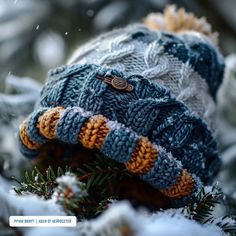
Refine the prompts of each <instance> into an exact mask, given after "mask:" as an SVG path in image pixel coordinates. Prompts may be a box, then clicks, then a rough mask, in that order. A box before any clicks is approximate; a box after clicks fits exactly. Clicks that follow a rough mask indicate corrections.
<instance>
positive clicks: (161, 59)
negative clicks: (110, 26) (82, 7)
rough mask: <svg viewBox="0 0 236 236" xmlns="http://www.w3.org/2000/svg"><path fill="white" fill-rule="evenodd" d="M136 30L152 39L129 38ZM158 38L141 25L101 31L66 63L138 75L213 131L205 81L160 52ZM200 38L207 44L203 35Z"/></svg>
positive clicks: (156, 34) (154, 32) (210, 101)
mask: <svg viewBox="0 0 236 236" xmlns="http://www.w3.org/2000/svg"><path fill="white" fill-rule="evenodd" d="M138 32H146V33H148V34H149V35H150V37H153V38H154V39H156V40H154V41H152V42H151V43H149V44H147V43H144V42H142V41H140V40H139V41H138V40H135V39H133V38H132V35H133V34H135V33H138ZM188 33H189V32H188ZM182 34H183V33H182ZM160 37H161V34H160V32H158V31H152V30H150V29H148V28H147V27H145V26H143V25H141V24H137V25H132V26H128V27H126V28H123V29H118V30H114V31H111V32H108V33H106V34H103V35H101V36H99V37H98V38H96V39H94V40H92V41H90V42H89V43H87V44H85V45H84V46H82V47H80V48H78V49H77V50H76V52H75V53H74V55H73V56H72V58H71V59H70V60H69V62H68V63H69V64H71V63H81V64H84V63H93V64H99V65H102V66H106V67H110V68H114V69H119V70H122V71H124V72H126V73H128V74H141V75H143V76H144V77H145V78H148V79H150V80H152V81H155V82H157V83H159V84H161V85H163V86H165V87H166V88H168V89H170V91H171V92H172V94H173V95H174V96H175V97H176V98H177V100H180V101H182V102H183V103H184V104H186V105H187V106H188V107H189V108H190V109H191V110H192V111H193V112H194V113H195V114H196V115H198V116H200V117H201V118H202V119H203V120H204V121H205V122H206V123H207V124H208V126H209V127H210V129H211V130H213V131H214V128H215V102H214V101H213V98H212V96H211V95H210V94H209V92H208V85H207V83H206V81H205V80H204V79H203V78H201V76H200V75H199V74H198V73H197V72H195V71H194V70H193V69H192V67H191V66H190V64H189V63H188V61H187V62H186V63H183V62H182V61H180V60H179V59H178V58H176V57H174V56H173V55H170V54H168V53H167V52H164V48H163V46H162V45H160V44H159V43H158V41H157V39H158V38H160ZM193 37H198V40H199V37H201V35H200V34H197V35H195V33H194V34H193ZM200 40H202V41H205V40H206V41H207V43H209V41H208V40H207V39H206V38H205V37H204V36H202V37H201V38H200Z"/></svg>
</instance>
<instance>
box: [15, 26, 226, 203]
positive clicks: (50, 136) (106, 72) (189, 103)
mask: <svg viewBox="0 0 236 236" xmlns="http://www.w3.org/2000/svg"><path fill="white" fill-rule="evenodd" d="M223 71H224V61H223V57H222V55H221V54H220V52H219V51H218V49H217V48H216V47H215V45H214V44H212V42H211V41H210V40H209V39H208V38H207V37H205V36H204V35H202V34H199V33H197V32H190V31H189V32H179V33H170V32H161V31H156V30H151V29H149V28H148V27H146V26H144V25H141V24H136V25H131V26H128V27H126V28H123V29H118V30H114V31H111V32H108V33H106V34H103V35H101V36H99V37H97V38H96V39H94V40H92V41H91V42H88V43H87V44H85V45H84V46H83V47H81V48H80V49H79V50H78V51H77V52H76V53H75V55H74V56H73V58H72V59H71V60H70V62H69V64H68V65H65V66H62V67H59V68H56V69H54V70H51V71H50V72H49V79H48V80H47V82H46V84H45V86H44V87H43V89H42V92H41V96H40V101H39V103H38V107H37V109H36V111H34V112H33V113H32V114H30V115H29V117H28V119H27V120H26V121H25V122H23V124H22V126H21V128H20V132H19V144H20V150H21V152H22V153H23V154H24V155H25V156H27V157H29V158H34V157H36V156H38V155H40V153H41V151H42V150H44V149H45V148H46V147H47V145H53V142H50V141H51V140H54V139H56V140H59V141H60V142H64V143H69V144H77V143H80V144H81V145H82V146H84V147H85V148H88V149H98V150H99V151H100V152H101V153H102V154H103V155H104V156H105V157H107V158H110V159H113V160H115V161H117V162H119V163H122V164H123V166H124V168H126V169H127V170H128V171H129V172H131V173H133V174H134V175H137V176H138V178H140V179H141V180H143V181H145V182H147V183H148V184H149V185H151V186H152V187H153V188H155V189H158V190H160V191H161V192H162V193H163V194H164V195H166V196H168V197H169V198H170V199H171V201H172V202H173V203H174V205H175V206H183V205H184V204H186V203H188V202H189V201H190V200H191V199H192V198H193V197H194V196H195V194H196V193H197V192H198V191H199V189H200V187H201V186H202V184H207V183H210V182H211V181H212V178H213V177H214V176H215V175H216V173H217V172H218V170H219V168H220V164H221V162H220V159H219V157H218V152H217V143H216V140H215V139H214V128H215V125H214V114H215V96H216V92H217V89H218V87H219V86H220V83H221V81H222V78H223ZM45 143H46V144H47V145H44V144H45ZM68 146H70V147H71V148H72V145H68ZM74 147H75V146H74Z"/></svg>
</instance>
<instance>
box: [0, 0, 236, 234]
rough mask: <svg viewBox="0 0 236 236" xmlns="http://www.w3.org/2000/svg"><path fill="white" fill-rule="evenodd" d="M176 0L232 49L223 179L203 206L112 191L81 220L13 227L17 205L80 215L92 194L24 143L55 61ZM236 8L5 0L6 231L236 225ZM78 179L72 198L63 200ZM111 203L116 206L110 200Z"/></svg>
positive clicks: (221, 104)
mask: <svg viewBox="0 0 236 236" xmlns="http://www.w3.org/2000/svg"><path fill="white" fill-rule="evenodd" d="M171 3H174V4H176V5H177V6H181V7H185V8H186V10H187V11H192V12H193V13H194V14H196V15H197V16H205V17H206V18H207V19H208V21H209V22H210V23H211V24H212V27H213V29H214V30H215V31H218V32H219V35H220V37H219V39H220V48H221V51H222V53H223V54H224V56H225V58H226V72H225V81H224V84H223V86H222V88H221V90H220V91H219V93H218V113H217V122H218V133H217V137H218V141H219V144H220V145H219V146H220V153H221V158H222V160H223V167H222V170H221V172H220V173H219V176H218V177H217V178H216V183H215V184H214V186H213V187H208V188H205V189H203V190H202V192H201V193H200V194H199V196H198V200H197V201H196V203H195V205H194V206H189V207H186V208H182V209H178V210H166V211H161V212H157V213H153V214H151V213H148V212H147V211H146V210H145V209H134V208H133V207H132V206H131V205H130V204H129V203H128V202H117V201H116V200H115V199H110V200H109V201H108V202H106V203H103V202H101V203H99V206H100V208H99V209H97V210H98V211H97V212H96V214H94V217H93V216H91V214H90V216H89V217H88V218H89V220H85V218H83V217H82V218H81V220H80V221H79V223H78V226H77V227H76V228H71V229H70V228H32V229H31V228H25V229H23V228H10V227H9V226H8V217H9V216H10V215H73V212H75V208H76V206H77V204H79V203H80V201H82V199H83V198H84V197H85V196H86V190H85V189H84V188H85V187H84V185H83V184H81V183H80V182H79V181H78V180H77V178H76V175H75V174H74V173H71V172H70V170H69V169H67V170H65V169H63V168H62V169H57V170H53V168H49V169H47V170H46V171H44V172H41V171H39V170H38V169H37V167H34V165H33V164H32V163H31V162H30V161H29V160H26V159H25V158H23V157H22V156H21V154H20V153H19V151H18V148H17V138H16V134H17V131H18V127H19V124H20V123H21V122H22V120H23V119H24V118H25V116H26V115H27V114H29V113H30V112H31V111H32V110H33V107H34V103H35V101H36V99H37V98H38V96H39V92H40V89H41V86H42V84H43V83H44V81H45V78H46V76H47V71H48V70H49V69H51V68H54V67H56V66H58V65H61V64H65V63H66V61H67V60H68V58H69V57H70V55H71V54H72V53H73V51H74V50H75V49H76V48H77V47H78V46H79V45H81V44H82V43H84V42H86V41H87V40H89V39H91V38H92V37H94V36H96V35H98V34H99V33H102V32H106V31H108V30H110V29H112V28H114V27H119V26H123V25H126V24H128V23H131V22H137V21H141V20H142V19H143V17H145V16H146V15H147V14H148V13H150V12H156V11H162V10H163V8H164V7H165V6H166V5H167V4H171ZM235 11H236V1H234V0H224V1H222V0H192V1H187V0H176V1H175V0H173V1H171V0H41V1H37V0H0V32H1V33H0V236H7V235H9V236H10V235H27V236H37V235H44V236H46V235H50V236H51V235H57V236H60V235H67V236H70V235H117V236H118V235H122V236H128V235H134V236H146V235H151V236H152V235H153V236H154V235H160V236H170V235H171V236H178V235H181V236H185V235H196V236H198V235H199V236H200V235H201V236H202V235H209V234H212V235H224V234H229V235H236V225H235V221H234V219H236V191H235V188H236V14H235ZM98 164H99V163H98ZM32 171H33V172H32ZM25 173H26V174H25ZM13 176H14V178H13ZM58 176H59V177H58ZM97 181H98V182H99V181H102V180H101V179H99V178H98V180H97ZM91 184H92V183H91ZM101 184H102V183H101ZM13 186H15V187H13ZM68 187H69V188H71V189H72V190H73V191H72V195H71V196H70V198H68V199H66V198H63V197H62V198H61V199H59V200H58V198H56V200H55V196H58V194H59V193H60V192H63V191H65V190H66V189H67V188H68ZM14 188H15V190H14ZM46 194H49V195H48V196H49V197H46V196H47V195H46ZM65 203H66V204H65ZM108 203H109V204H108ZM107 205H112V206H111V207H110V208H109V209H108V210H105V208H106V207H107ZM65 206H66V207H65ZM104 211H105V213H103V214H100V212H104ZM95 216H96V217H95ZM91 218H92V219H91Z"/></svg>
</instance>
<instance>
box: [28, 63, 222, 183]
mask: <svg viewBox="0 0 236 236" xmlns="http://www.w3.org/2000/svg"><path fill="white" fill-rule="evenodd" d="M97 75H99V76H107V75H113V76H119V77H121V78H123V79H124V80H126V81H127V82H128V83H130V84H132V85H133V86H134V89H133V91H130V92H125V91H119V90H117V89H115V88H113V87H112V86H111V85H109V84H107V83H105V82H104V81H102V80H99V79H97V78H96V76H97ZM55 106H63V107H65V108H66V107H68V108H70V107H80V108H82V109H83V110H85V111H90V112H92V113H93V114H102V115H104V116H105V117H106V118H107V119H109V120H113V121H117V122H119V123H121V124H124V126H125V127H127V128H129V129H130V130H133V131H135V133H136V134H138V135H142V136H145V137H148V138H149V140H150V141H151V142H153V143H155V144H156V145H158V146H160V147H163V148H164V149H165V150H166V152H171V153H172V155H173V157H174V158H176V159H178V160H179V161H181V163H182V165H183V167H184V168H186V169H188V171H189V172H190V173H193V174H196V175H197V176H198V177H200V178H201V180H202V181H203V182H204V183H206V182H208V181H210V180H211V179H212V177H213V176H214V175H215V174H216V172H217V171H218V170H219V167H220V160H219V157H218V154H217V144H216V141H215V139H214V138H213V136H212V133H211V131H210V130H209V128H208V127H207V125H206V123H205V122H204V121H203V120H202V119H200V118H199V117H198V116H196V115H195V114H194V113H193V112H192V111H191V110H190V109H189V108H188V107H187V106H186V105H184V103H182V102H180V101H178V100H176V98H175V97H174V96H173V95H171V91H169V90H168V89H166V88H165V87H163V86H161V85H159V84H157V83H154V82H153V81H150V80H148V79H146V78H144V77H143V76H140V75H137V74H135V73H134V74H132V75H131V74H130V73H125V72H123V71H120V70H116V69H110V68H106V67H101V66H98V65H93V64H84V65H79V64H73V65H68V66H63V67H60V68H57V69H55V70H52V71H51V72H50V79H49V80H48V81H47V83H46V84H45V86H44V88H43V90H42V92H41V99H40V102H39V107H55ZM40 109H42V108H40ZM33 114H34V113H33ZM73 115H74V116H75V117H74V118H73V119H71V117H70V109H68V112H67V110H65V111H64V112H63V115H62V117H61V119H60V122H61V123H59V124H58V125H57V136H58V137H59V138H60V140H64V141H65V142H69V143H76V135H77V134H78V132H79V129H80V127H79V126H80V125H78V123H79V124H82V123H83V117H81V116H78V119H79V120H77V121H76V124H77V126H76V127H75V126H74V125H73V123H72V124H68V122H63V120H64V119H65V120H66V119H71V120H75V118H76V113H75V112H73ZM32 117H35V115H32ZM67 117H68V118H67ZM65 124H67V125H66V126H65ZM121 129H122V128H121ZM76 130H77V131H76ZM120 132H121V131H120ZM124 132H125V130H124ZM32 136H34V137H32ZM115 137H116V133H115V131H114V133H113V132H111V133H110V134H109V137H108V138H107V139H106V141H105V143H103V146H102V148H101V150H102V152H103V153H106V150H108V153H109V157H110V158H112V159H114V160H116V161H118V162H122V163H124V162H125V161H127V160H128V158H129V157H130V154H131V153H129V151H128V152H127V150H128V149H127V148H126V147H125V146H124V147H118V146H117V147H116V148H114V149H112V150H111V146H112V147H115V146H114V143H115V141H114V140H115ZM124 138H125V136H124ZM31 139H32V140H34V141H36V142H38V141H41V140H40V139H39V140H38V136H37V134H36V135H35V134H34V135H31ZM130 140H133V141H132V143H131V141H130ZM123 141H124V142H123V143H126V142H125V140H123ZM136 141H137V137H136V136H134V137H129V142H127V145H129V147H130V149H129V150H130V152H131V151H132V150H133V148H134V145H135V144H136ZM111 144H112V145H111ZM122 148H123V149H122ZM122 150H124V151H122ZM165 158H167V157H165ZM163 160H165V159H163ZM158 162H162V158H161V157H159V159H158ZM164 164H165V162H163V165H164ZM160 166H162V164H160V163H157V165H154V166H153V167H152V169H151V170H150V171H149V172H148V173H147V175H149V176H148V178H149V179H150V176H151V175H153V178H154V179H156V178H158V176H156V173H159V174H158V175H160V176H162V175H161V174H160V173H161V170H159V169H158V170H157V169H156V168H160ZM165 169H166V168H165ZM176 171H177V172H176V173H175V172H174V171H172V173H169V174H170V176H169V177H170V178H169V177H168V176H167V174H168V173H165V175H166V182H165V185H169V183H170V182H171V181H174V179H175V178H172V177H171V176H172V175H173V176H178V174H179V173H178V168H177V169H176ZM165 175H163V176H165ZM145 176H146V174H143V176H141V178H143V179H145V178H147V177H145ZM155 176H156V177H155ZM167 177H168V178H167ZM155 182H156V183H157V184H158V181H156V180H155ZM160 183H161V182H160ZM156 187H165V186H156Z"/></svg>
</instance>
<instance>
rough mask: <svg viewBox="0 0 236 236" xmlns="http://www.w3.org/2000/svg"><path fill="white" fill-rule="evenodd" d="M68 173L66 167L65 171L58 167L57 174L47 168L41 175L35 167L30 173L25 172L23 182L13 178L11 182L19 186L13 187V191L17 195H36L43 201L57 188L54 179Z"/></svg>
mask: <svg viewBox="0 0 236 236" xmlns="http://www.w3.org/2000/svg"><path fill="white" fill-rule="evenodd" d="M68 171H70V168H68V167H66V171H63V170H62V168H60V167H58V169H57V173H55V172H54V171H53V169H52V168H51V166H49V167H48V169H47V170H46V172H45V174H42V172H40V171H39V169H38V168H37V167H36V166H35V167H34V168H33V170H32V172H31V173H29V172H28V171H26V172H25V180H24V181H23V182H21V181H20V180H18V179H17V178H15V177H13V180H15V181H16V182H17V183H18V184H19V187H14V191H15V192H16V193H17V194H19V195H27V194H36V195H38V196H42V197H44V198H45V199H50V198H51V195H52V193H53V189H54V188H55V187H56V186H57V182H56V179H57V178H58V177H60V176H62V175H63V174H64V173H66V172H68Z"/></svg>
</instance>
